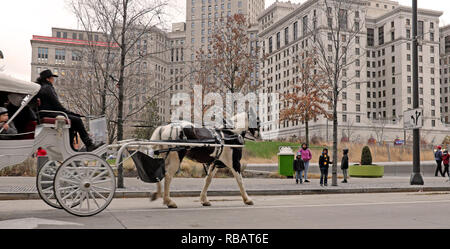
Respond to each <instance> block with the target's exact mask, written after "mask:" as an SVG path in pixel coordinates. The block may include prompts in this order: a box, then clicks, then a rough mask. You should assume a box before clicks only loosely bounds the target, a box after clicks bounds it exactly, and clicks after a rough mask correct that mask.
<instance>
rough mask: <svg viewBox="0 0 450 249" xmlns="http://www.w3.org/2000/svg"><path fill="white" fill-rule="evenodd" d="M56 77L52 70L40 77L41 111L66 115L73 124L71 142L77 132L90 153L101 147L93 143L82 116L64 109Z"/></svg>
mask: <svg viewBox="0 0 450 249" xmlns="http://www.w3.org/2000/svg"><path fill="white" fill-rule="evenodd" d="M56 77H58V76H57V75H54V74H53V73H52V71H50V70H45V71H43V72H41V74H40V77H39V78H38V80H37V83H38V84H40V85H41V90H40V91H39V93H38V94H37V99H38V103H39V110H44V111H45V110H48V111H58V112H64V113H66V114H67V116H68V117H69V119H70V123H71V127H70V141H71V142H72V143H73V141H74V138H75V132H77V133H78V134H80V137H81V140H82V141H83V143H84V145H85V146H86V150H87V151H88V152H90V151H93V150H95V149H97V148H98V147H100V145H94V143H93V142H92V140H91V138H90V137H89V134H88V133H87V131H86V129H85V128H84V124H83V121H82V120H81V117H82V116H81V115H79V114H77V113H74V112H71V111H69V110H67V109H66V108H64V107H63V105H62V104H61V102H59V99H58V95H57V94H56V91H55V88H54V87H53V84H54V82H55V78H56ZM58 115H59V114H55V113H45V112H41V117H42V116H44V117H51V118H54V117H56V116H58Z"/></svg>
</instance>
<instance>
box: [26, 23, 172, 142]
mask: <svg viewBox="0 0 450 249" xmlns="http://www.w3.org/2000/svg"><path fill="white" fill-rule="evenodd" d="M168 46H170V41H169V38H168V34H167V33H166V32H163V31H162V30H159V29H156V28H155V29H152V31H151V32H149V34H147V35H145V36H143V37H142V39H141V40H140V41H139V42H138V43H137V44H136V47H135V49H136V51H140V52H141V53H142V52H146V53H148V54H150V56H147V57H146V58H145V59H139V60H138V62H137V63H134V64H133V65H132V66H130V67H128V68H127V72H128V73H127V80H128V81H127V84H128V86H131V87H128V88H127V89H126V94H125V96H126V98H125V101H124V114H125V115H128V114H130V113H134V112H136V111H138V110H139V109H140V107H142V106H144V105H145V103H146V101H147V100H148V98H149V97H151V96H153V95H155V93H158V92H161V94H159V95H158V96H157V97H156V98H154V99H155V101H156V102H157V113H158V115H159V119H160V120H161V121H162V122H167V121H168V120H170V113H169V104H170V101H169V100H168V96H169V93H168V92H164V88H165V87H166V86H167V80H168V77H167V74H168V67H169V52H168ZM31 47H32V62H31V72H32V73H31V80H32V81H34V80H36V79H37V78H38V76H39V73H40V72H41V71H43V70H45V69H51V70H52V71H53V72H54V73H55V74H56V75H58V76H59V78H58V80H57V83H56V85H55V88H56V90H57V91H58V92H59V94H60V98H61V101H62V102H63V103H64V105H66V107H67V108H68V109H72V110H80V108H82V107H81V106H83V108H84V109H83V111H84V113H85V114H92V115H95V113H98V103H99V102H100V96H99V95H96V94H92V93H94V92H95V91H94V90H92V89H91V90H89V89H87V91H84V92H83V93H85V94H80V96H79V97H77V96H75V97H76V98H79V101H82V102H83V103H81V104H77V102H76V101H68V99H69V98H70V95H71V94H73V92H75V91H73V89H75V88H76V87H79V86H82V87H86V84H83V85H82V84H80V82H81V81H83V82H86V81H87V82H91V83H90V84H88V85H89V86H92V87H95V86H96V84H95V81H98V78H96V77H103V76H101V73H102V72H105V71H106V69H105V68H106V64H105V63H102V67H103V69H99V66H98V65H97V66H96V63H94V60H96V58H103V59H104V58H106V57H105V56H106V55H107V54H109V60H110V62H109V63H108V64H109V65H110V67H113V66H114V65H116V66H117V65H118V58H119V56H118V54H119V50H118V46H117V45H116V44H113V43H108V42H106V36H105V35H104V34H102V33H99V32H86V31H81V30H73V29H62V28H52V35H51V36H39V35H34V36H33V38H32V39H31ZM136 54H137V53H133V54H132V55H136ZM133 58H135V57H133ZM136 58H137V57H136ZM103 59H100V60H98V61H104V60H103ZM130 61H131V60H130ZM109 72H114V69H110V71H109ZM116 72H117V70H116ZM99 74H100V75H99ZM113 77H118V76H117V74H116V73H115V74H114V75H113ZM116 80H117V79H116ZM110 83H111V82H110ZM114 84H115V83H114V82H112V83H111V85H112V86H110V89H114V87H113V86H114ZM85 90H86V89H85ZM81 95H83V96H81ZM84 95H86V96H84ZM107 96H111V94H107ZM111 98H112V97H111ZM107 102H108V100H107ZM86 103H90V105H87V104H86ZM95 103H97V111H95V107H94V106H95ZM109 103H111V102H109ZM111 106H113V107H111ZM111 106H108V108H115V105H111ZM140 113H141V112H138V113H136V115H132V116H131V117H130V118H128V119H127V121H130V122H131V123H129V124H132V123H135V122H138V121H140V117H141V116H140ZM126 127H129V125H126ZM132 130H133V129H131V128H130V129H126V131H125V132H126V135H127V136H131V135H132Z"/></svg>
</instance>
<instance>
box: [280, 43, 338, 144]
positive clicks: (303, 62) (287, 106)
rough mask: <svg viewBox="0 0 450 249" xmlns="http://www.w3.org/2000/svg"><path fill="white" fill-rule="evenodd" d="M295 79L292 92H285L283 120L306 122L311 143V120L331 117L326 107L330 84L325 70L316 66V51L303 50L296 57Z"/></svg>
mask: <svg viewBox="0 0 450 249" xmlns="http://www.w3.org/2000/svg"><path fill="white" fill-rule="evenodd" d="M296 60H297V61H296V63H297V65H296V67H295V69H294V70H295V74H294V76H296V77H295V81H294V82H293V83H294V86H293V87H292V92H290V91H289V90H288V91H287V92H286V93H284V94H283V96H282V101H283V102H284V108H283V109H282V111H281V112H280V120H281V121H291V122H296V121H300V122H304V123H305V134H306V135H305V136H306V143H307V144H309V122H310V121H312V120H317V118H318V117H319V116H325V117H326V118H331V115H329V114H328V112H327V110H326V107H325V106H327V105H329V101H328V100H327V98H326V96H324V95H325V94H324V93H325V92H328V91H327V90H326V88H327V87H329V85H328V84H327V83H326V81H325V75H324V74H323V72H321V71H318V70H317V67H316V63H317V62H316V58H315V51H314V50H311V51H303V52H301V53H299V54H298V55H297V57H296Z"/></svg>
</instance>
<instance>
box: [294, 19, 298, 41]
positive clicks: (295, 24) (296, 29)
mask: <svg viewBox="0 0 450 249" xmlns="http://www.w3.org/2000/svg"><path fill="white" fill-rule="evenodd" d="M297 38H298V22H295V23H294V41H295V40H297Z"/></svg>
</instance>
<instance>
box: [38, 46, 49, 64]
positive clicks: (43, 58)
mask: <svg viewBox="0 0 450 249" xmlns="http://www.w3.org/2000/svg"><path fill="white" fill-rule="evenodd" d="M47 60H48V48H38V62H45V63H46V62H47Z"/></svg>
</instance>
